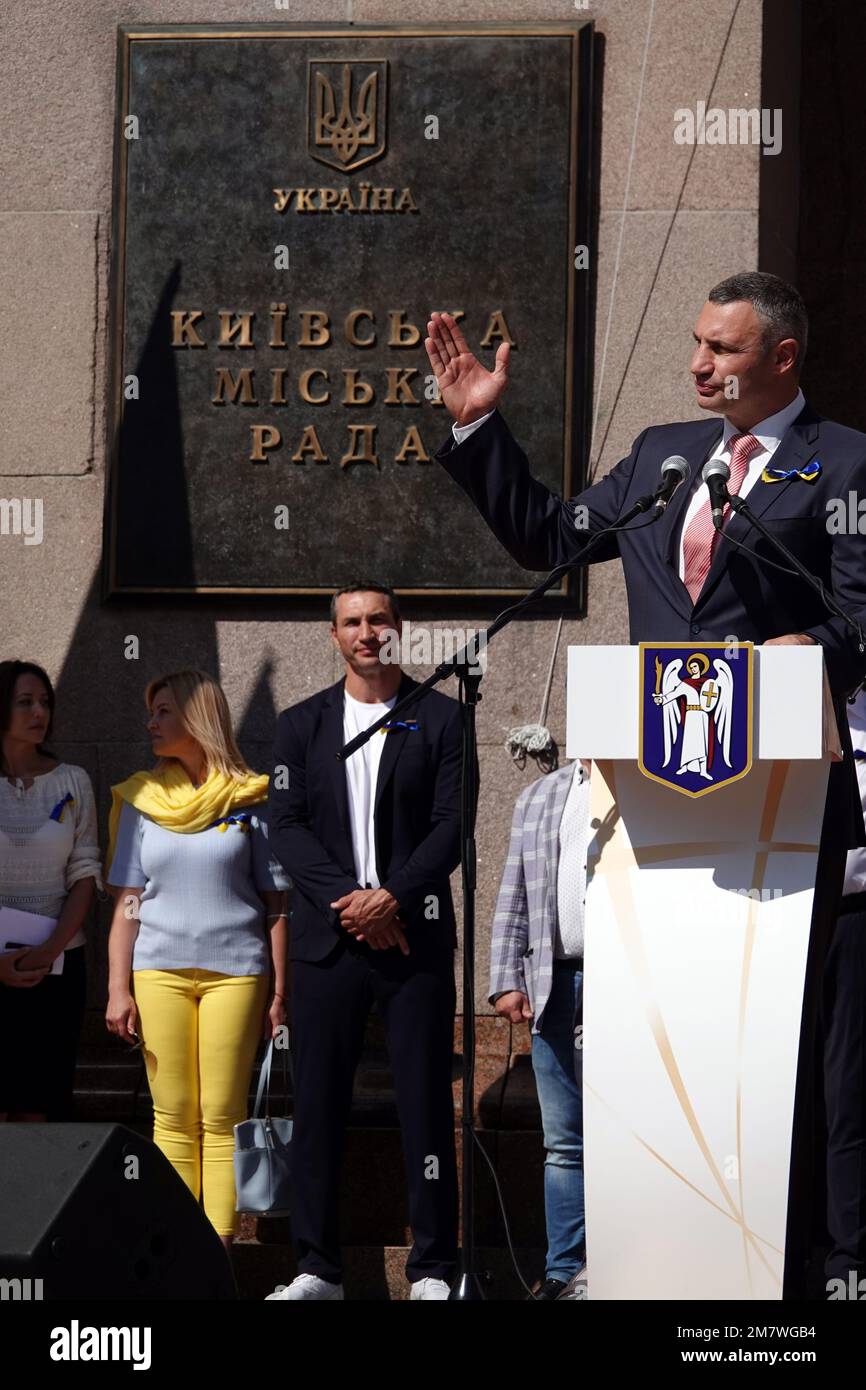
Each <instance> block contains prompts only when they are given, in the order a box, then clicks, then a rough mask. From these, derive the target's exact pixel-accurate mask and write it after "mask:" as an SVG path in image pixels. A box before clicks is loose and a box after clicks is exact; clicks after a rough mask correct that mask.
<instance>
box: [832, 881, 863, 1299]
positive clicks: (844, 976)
mask: <svg viewBox="0 0 866 1390" xmlns="http://www.w3.org/2000/svg"><path fill="white" fill-rule="evenodd" d="M821 1002H822V1023H823V1034H824V1103H825V1107H826V1114H827V1225H828V1228H829V1231H830V1238H831V1241H832V1248H831V1250H830V1254H829V1255H828V1257H827V1262H826V1266H825V1273H826V1276H827V1278H828V1279H834V1278H842V1279H847V1276H848V1273H849V1271H850V1270H852V1269H853V1270H854V1271H855V1272H856V1274H857V1277H858V1279H859V1278H861V1277H862V1276H863V1275H866V893H858V894H857V895H856V896H855V897H848V898H843V899H842V905H841V911H840V913H839V918H838V921H837V923H836V930H835V932H834V933H833V940H832V942H831V944H830V950H829V952H828V955H827V963H826V966H825V971H824V990H823V997H822V1001H821Z"/></svg>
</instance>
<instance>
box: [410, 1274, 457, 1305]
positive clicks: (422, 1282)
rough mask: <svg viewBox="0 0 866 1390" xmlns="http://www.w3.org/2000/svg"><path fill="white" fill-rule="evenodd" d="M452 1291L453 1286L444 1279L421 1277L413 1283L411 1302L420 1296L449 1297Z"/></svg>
mask: <svg viewBox="0 0 866 1390" xmlns="http://www.w3.org/2000/svg"><path fill="white" fill-rule="evenodd" d="M450 1292H451V1287H450V1285H449V1284H446V1283H445V1280H444V1279H419V1280H418V1281H417V1282H416V1283H414V1284H413V1285H412V1292H411V1293H410V1295H409V1302H410V1303H413V1302H415V1300H416V1299H419V1298H447V1297H448V1295H449V1294H450Z"/></svg>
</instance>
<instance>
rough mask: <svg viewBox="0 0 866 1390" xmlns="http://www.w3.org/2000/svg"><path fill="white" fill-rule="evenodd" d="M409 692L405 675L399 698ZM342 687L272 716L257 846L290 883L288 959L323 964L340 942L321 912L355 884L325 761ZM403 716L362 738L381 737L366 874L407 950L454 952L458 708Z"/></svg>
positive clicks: (345, 814)
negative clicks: (411, 724)
mask: <svg viewBox="0 0 866 1390" xmlns="http://www.w3.org/2000/svg"><path fill="white" fill-rule="evenodd" d="M417 684H418V682H417V681H414V680H412V678H411V677H410V676H407V675H406V674H405V672H404V674H403V677H402V680H401V683H400V687H399V690H398V698H402V697H403V696H404V695H405V694H407V693H408V691H409V690H411V689H413V688H414V687H415V686H416V685H417ZM343 687H344V681H343V680H339V681H337V683H336V685H332V686H329V688H328V689H327V690H321V691H319V692H318V694H316V695H312V696H310V697H309V699H306V700H302V701H301V702H300V703H299V704H297V705H293V706H292V707H291V709H287V710H283V712H282V714H281V715H280V717H279V719H278V721H277V729H276V736H275V739H274V754H273V762H274V768H273V770H272V773H271V779H270V793H269V798H268V818H269V819H268V826H269V833H268V841H269V844H270V847H271V850H272V851H273V853H274V854H275V855H276V856H277V858H278V859H279V861H280V863H281V864H282V865H283V868H284V869H285V870H286V873H287V874H289V876H290V877H291V879H292V883H293V885H294V890H295V891H294V898H293V903H292V915H291V919H290V923H289V945H290V955H291V958H292V959H293V960H308V961H316V960H322V959H323V958H324V957H325V956H326V955H328V954H329V953H330V952H331V951H333V949H334V947H335V946H337V945H338V943H340V942H342V943H343V944H344V945H345V944H346V942H347V940H348V938H347V933H346V932H345V931H344V930H343V928H342V927H341V926H340V921H339V914H338V913H337V912H335V911H334V909H333V908H332V907H331V906H330V904H331V903H332V902H335V901H336V899H337V898H342V897H343V896H344V895H345V894H346V893H351V892H352V890H353V889H356V888H360V887H361V886H362V885H361V884H359V883H358V880H357V878H356V877H355V859H354V850H353V847H352V831H351V822H350V820H349V799H348V793H347V790H346V768H345V764H343V763H338V762H337V759H336V754H337V753H338V752H339V750H340V748H342V746H343V743H344V742H345V740H344V737H343ZM406 718H407V720H409V719H413V720H417V722H418V728H417V729H407V728H395V729H394V730H392V731H390V732H388V733H386V734H374V735H373V737H374V738H384V739H385V747H384V748H383V749H382V758H381V761H380V763H379V773H378V778H377V782H376V798H375V832H376V868H377V871H378V875H379V881H380V883H381V884H382V887H383V888H387V889H388V891H389V892H390V893H393V895H394V897H395V898H396V899H397V901H398V902H399V903H400V907H401V911H400V914H399V915H400V918H401V920H402V921H403V922H404V923H405V924H406V928H407V932H406V937H407V941H408V943H409V949H410V951H412V950H413V949H418V948H419V947H420V946H421V945H422V944H433V945H444V946H447V947H453V946H454V945H455V943H456V933H455V921H454V904H453V900H452V897H451V885H450V883H449V875H450V873H451V871H452V870H453V869H454V868H456V866H457V864H458V863H459V861H460V766H461V760H462V744H461V729H462V721H461V710H460V705H459V704H458V702H457V701H456V700H452V699H450V698H449V697H448V696H447V695H442V694H441V693H440V692H439V691H437V690H431V691H428V693H427V694H426V695H424V696H423V697H422V699H421V700H420V701H419V702H418V704H416V705H414V706H413V708H412V709H411V711H410V712H409V714H408V715H407V716H406ZM281 768H285V769H287V770H288V786H285V787H283V786H282V785H280V784H281V783H282V782H284V781H285V780H286V778H285V776H282V777H278V776H277V772H278V771H279V769H281ZM431 897H432V898H435V900H436V901H435V903H431V902H430V901H429V900H430V898H431ZM362 949H365V950H366V949H368V948H366V947H363V948H362Z"/></svg>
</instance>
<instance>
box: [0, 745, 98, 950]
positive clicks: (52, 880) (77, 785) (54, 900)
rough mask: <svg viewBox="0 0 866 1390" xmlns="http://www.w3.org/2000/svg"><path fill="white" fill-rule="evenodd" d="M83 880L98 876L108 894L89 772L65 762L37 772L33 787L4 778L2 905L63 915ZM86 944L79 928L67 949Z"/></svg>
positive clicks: (0, 804)
mask: <svg viewBox="0 0 866 1390" xmlns="http://www.w3.org/2000/svg"><path fill="white" fill-rule="evenodd" d="M69 798H71V800H70V799H69ZM82 878H95V879H96V886H97V888H98V889H99V891H100V892H102V891H104V890H103V885H102V865H101V862H100V858H99V843H98V839H97V833H96V804H95V802H94V799H93V788H92V786H91V784H90V778H89V777H88V775H87V773H86V772H85V771H84V768H83V767H76V766H75V764H74V763H60V764H59V765H58V766H57V767H55V768H52V769H51V771H50V772H41V773H37V774H36V776H35V778H34V780H33V784H32V786H30V787H25V786H24V784H23V782H22V781H20V780H19V782H18V784H17V785H16V786H13V785H12V783H11V782H9V781H8V780H7V778H5V777H3V776H0V905H2V906H3V907H16V908H18V909H19V910H20V911H21V912H35V913H38V914H40V915H42V916H45V917H59V916H60V913H61V910H62V908H63V904H64V902H65V901H66V895H67V893H68V892H69V890H70V888H71V887H72V885H73V884H74V883H77V882H78V880H79V879H82ZM83 945H84V932H83V931H81V930H79V931H77V932H76V933H75V936H74V937H73V938H72V940H71V941H70V942H68V944H67V947H66V949H67V950H71V949H72V947H73V946H83Z"/></svg>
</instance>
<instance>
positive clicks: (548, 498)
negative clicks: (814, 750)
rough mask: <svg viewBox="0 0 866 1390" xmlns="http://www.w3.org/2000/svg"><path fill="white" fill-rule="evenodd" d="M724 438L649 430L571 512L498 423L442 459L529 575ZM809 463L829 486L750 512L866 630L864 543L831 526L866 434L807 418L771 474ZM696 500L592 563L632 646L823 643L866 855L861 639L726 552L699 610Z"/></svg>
mask: <svg viewBox="0 0 866 1390" xmlns="http://www.w3.org/2000/svg"><path fill="white" fill-rule="evenodd" d="M722 429H723V422H722V421H721V420H720V419H717V418H714V419H710V420H696V421H685V422H683V423H680V424H673V425H655V426H650V427H649V428H648V429H645V430H644V431H643V432H642V433H641V434H639V435H638V437H637V439H636V440H635V441H634V444H633V445H632V449H631V453H630V454H629V455H628V457H627V458H625V459H623V460H622V461H621V462H620V463H618V464H617V465H616V467H615V468H613V469H612V470H611V471H610V473H608V474H607V475H606V477H604V478H602V479H601V481H600V482H598V483H595V484H594V485H593V486H592V487H589V488H586V489H585V490H584V491H583V492H582V493H580V494H579V495H578V496H577V497H574V498H572V499H571V500H570V501H563V499H562V498H560V497H557V496H556V495H555V494H554V493H552V492H550V491H549V490H548V488H546V487H545V486H544V484H543V483H541V482H539V481H538V480H537V479H536V478H533V477H532V475H531V474H530V472H529V465H528V462H527V459H526V455H525V454H524V452H523V450H522V449H521V448H520V446H519V444H518V443H517V442H516V440H515V439H514V437H513V436H512V434H511V432H510V430H509V429H508V426H507V425H506V423H505V421H504V419H503V418H502V416H501V415H500V414H499V412H498V411H494V413H493V414H492V416H491V417H490V419H489V420H486V421H485V422H484V424H483V425H480V426H479V428H478V429H477V430H475V431H474V432H473V433H472V434H471V435H470V436H469V437H468V439H465V440H464V441H463V443H462V444H459V445H458V444H456V442H455V440H454V437H453V435H452V434H449V438H448V440H447V441H446V442H445V443H444V444H443V446H442V448H441V449H440V450H439V451H438V453H437V455H436V457H437V459H438V461H439V462H440V463H441V464H442V465H443V467H444V468H445V469H446V470H447V472H448V473H450V475H451V477H452V478H453V479H454V480H455V482H457V483H459V485H460V487H461V488H462V489H463V491H464V492H465V493H466V494H467V495H468V496H469V497H470V498H471V500H472V501H473V502H474V503H475V505H476V507H477V508H478V510H479V511H480V512H481V515H482V516H483V517H484V519H485V521H486V522H487V524H488V525H489V526H490V528H491V530H492V531H493V533H494V535H495V536H497V538H498V539H499V540H500V541H501V542H502V544H503V545H504V546H505V548H506V549H507V550H508V551H509V553H510V554H511V555H513V556H514V558H515V559H516V560H517V561H518V562H519V563H520V564H521V565H523V566H524V567H525V568H527V569H534V570H550V569H553V567H554V566H555V565H558V564H561V563H562V562H563V561H565V560H568V559H570V558H573V557H575V556H577V555H578V553H579V552H580V550H581V548H582V546H583V545H584V544H585V542H586V539H587V537H588V535H592V534H594V533H595V532H597V531H600V530H602V529H603V528H604V527H606V526H610V525H611V524H612V523H613V522H615V521H616V519H617V517H619V516H620V515H621V514H622V513H623V512H625V511H627V510H628V508H629V507H630V506H631V505H632V503H633V502H635V501H636V500H637V498H638V497H640V496H641V495H642V494H644V493H652V492H654V491H655V489H656V487H657V485H658V480H659V471H660V467H661V464H662V461H663V460H664V459H665V458H667V457H668V455H670V454H681V455H682V456H683V457H684V458H686V459H688V461H689V463H690V465H691V469H692V474H691V479H692V482H693V481H694V479H695V478H696V477H697V476H699V474H700V470H701V468H702V466H703V464H704V462H705V461H706V459H707V457H708V455H709V454H710V452H711V451H712V450H713V449H714V447H715V445H716V444H717V443H718V441H719V439H720V438H721V434H722ZM810 459H818V460H819V461H820V463H821V467H822V471H821V474H820V476H819V477H818V479H817V481H816V482H814V483H808V482H805V481H803V480H802V479H800V478H798V477H796V476H795V477H793V478H791V479H788V480H786V481H783V482H778V483H766V482H763V481H759V482H757V483H755V485H754V486H753V488H752V489H751V490H750V491H749V494H748V499H747V500H748V504H749V507H750V508H751V509H752V510H753V511H754V513H755V515H756V516H757V517H759V518H760V519H761V521H762V522H763V523H764V525H765V526H767V527H768V528H769V529H770V530H771V531H773V532H774V533H775V534H776V535H778V537H779V539H780V540H781V541H783V542H784V544H785V545H786V546H787V547H788V549H789V550H791V551H793V553H794V554H795V555H796V556H797V557H798V559H800V560H802V561H803V563H804V564H805V565H806V566H807V567H808V568H809V569H810V570H811V571H812V572H813V574H816V575H818V576H819V577H820V578H821V579H822V580H823V581H824V584H825V585H826V587H827V589H828V590H829V591H830V592H831V593H832V594H833V596H834V597H835V599H836V601H837V602H838V603H839V604H840V605H841V606H842V607H843V608H845V609H846V610H847V611H849V612H850V613H852V614H853V615H854V616H855V617H856V618H857V619H858V620H859V622H860V623H861V624H862V625H863V626H864V628H866V545H864V542H863V537H862V536H859V535H856V534H855V535H833V534H831V532H830V530H829V529H828V526H827V521H828V516H829V515H830V513H829V512H828V505H827V504H828V502H829V501H830V500H831V499H833V498H839V497H841V498H845V499H847V497H848V493H849V492H851V491H853V492H855V493H856V494H857V495H858V497H866V434H861V433H860V432H859V431H857V430H851V429H847V428H846V427H845V426H844V425H838V424H836V423H835V422H834V421H832V420H824V419H822V418H821V417H820V416H819V415H816V414H815V412H814V411H813V410H812V409H811V407H810V406H809V405H806V406H804V408H803V410H802V411H801V412H800V414H799V415H798V417H797V419H796V420H795V421H794V423H793V424H792V425H791V426H790V428H789V429H788V430H787V431H786V433H785V435H784V436H783V438H782V440H781V443H780V444H779V446H778V448H777V450H776V452H775V453H774V454H773V457H772V460H771V462H772V466H773V467H774V468H781V469H787V468H793V467H797V468H802V467H803V466H804V465H805V464H806V463H807V462H809V460H810ZM690 491H691V488H690V484H686V485H684V486H682V487H680V488H679V490H678V491H677V492H676V493H675V494H674V497H673V499H672V501H671V503H670V505H669V506H668V508H667V510H666V511H665V513H664V515H663V516H662V518H661V520H660V521H658V522H656V523H655V524H654V525H651V526H647V527H645V528H644V529H641V530H636V531H635V532H634V533H630V532H629V531H628V530H627V531H625V532H621V533H619V534H618V535H614V536H611V537H610V538H609V539H608V540H607V541H606V542H605V543H604V544H603V546H602V547H601V548H600V549H599V550H598V551H597V552H596V554H595V555H594V556H593V560H594V561H598V560H611V559H615V558H617V557H619V558H621V560H622V565H623V573H624V576H625V582H626V589H627V592H628V610H629V624H630V640H631V641H632V642H651V641H668V642H679V641H682V642H689V641H691V640H692V639H695V638H699V639H704V640H706V641H720V640H724V639H726V638H729V637H730V636H732V635H733V636H735V637H736V638H738V639H739V640H740V641H743V642H747V641H748V642H755V643H761V642H765V641H767V639H768V638H770V637H780V636H782V635H784V634H785V633H790V632H804V633H807V634H808V635H809V636H811V637H814V638H815V639H816V641H818V642H820V643H821V645H822V647H823V649H824V656H825V660H826V664H827V673H828V677H829V681H830V686H831V689H832V691H833V694H834V696H835V697H836V703H837V717H838V720H839V732H840V737H841V738H842V741H843V745H844V746H845V749H846V758H845V760H844V762H843V763H841V764H835V765H834V767H833V768H832V769H831V774H830V782H831V788H830V793H829V794H828V815H829V814H830V812H831V807H832V809H833V812H834V821H835V826H834V828H835V829H836V830H837V831H838V833H839V834H840V835H843V836H847V837H848V838H847V839H846V843H847V844H850V845H854V844H864V843H866V836H864V828H863V813H862V806H861V803H860V798H859V794H858V791H857V781H856V777H855V775H854V766H853V757H852V755H851V752H850V736H849V731H848V723H847V719H846V718H845V711H844V696H845V695H846V694H848V693H849V692H851V691H853V690H854V689H856V687H857V686H858V685H859V684H860V683H861V682H862V680H863V678H864V675H866V657H864V655H863V654H862V653H860V652H859V651H858V650H857V639H856V637H855V636H854V634H853V632H852V631H851V629H850V628H848V626H847V624H845V623H844V622H843V621H842V620H841V619H840V618H835V617H832V616H831V615H830V614H829V613H828V611H827V609H826V608H825V607H824V605H823V603H822V602H821V600H820V598H819V597H818V595H817V594H816V593H814V591H813V590H812V589H811V588H809V586H808V585H806V584H805V583H804V582H803V581H802V580H801V579H800V578H798V577H797V576H796V575H795V574H793V573H791V574H784V573H781V572H780V571H779V570H777V569H773V568H771V567H769V566H767V565H766V564H764V563H762V561H761V560H758V559H756V558H755V557H754V556H752V555H748V554H746V553H745V552H744V551H741V550H738V549H737V548H736V547H735V546H733V545H731V544H729V543H728V542H727V541H726V540H724V539H722V540H721V542H720V543H719V545H718V547H717V549H716V553H715V555H714V558H713V563H712V566H711V568H710V572H709V574H708V576H707V580H706V583H705V585H704V587H703V589H702V591H701V593H700V595H699V596H698V601H697V603H692V600H691V597H690V596H689V592H688V590H687V589H686V587H685V585H684V584H683V582H682V580H681V579H680V577H679V574H678V572H677V557H678V546H679V539H680V533H681V530H682V522H683V516H684V513H685V511H686V508H687V506H688V499H689V496H690ZM577 506H585V507H586V508H587V509H588V512H589V525H588V529H584V530H577V529H576V528H575V524H574V523H575V508H576V507H577ZM643 520H644V518H638V520H637V522H633V523H631V525H632V526H640V525H641V522H642V521H643ZM726 534H729V535H730V536H732V537H734V538H735V539H737V540H740V541H743V542H744V543H745V544H746V545H748V546H750V547H751V548H752V549H753V550H754V551H756V552H757V553H758V555H759V556H762V557H766V558H767V559H772V560H776V561H780V557H779V556H778V555H776V554H775V553H774V552H773V551H772V550H771V547H770V546H769V544H768V542H767V541H765V540H764V539H763V537H761V536H760V535H759V534H758V532H757V531H756V530H755V528H754V527H753V526H752V525H751V524H750V523H749V522H748V521H746V520H745V519H744V518H742V517H740V516H736V515H734V516H732V517H731V518H730V519H729V521H728V523H727V526H726ZM781 563H784V561H781ZM836 817H838V820H837V819H836ZM826 828H827V827H825V829H826Z"/></svg>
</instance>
